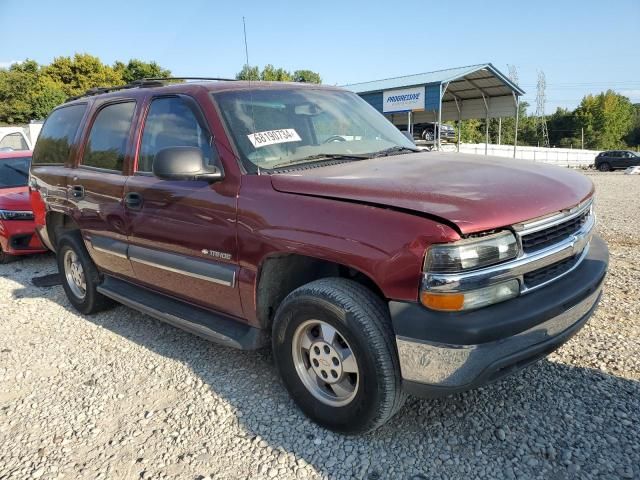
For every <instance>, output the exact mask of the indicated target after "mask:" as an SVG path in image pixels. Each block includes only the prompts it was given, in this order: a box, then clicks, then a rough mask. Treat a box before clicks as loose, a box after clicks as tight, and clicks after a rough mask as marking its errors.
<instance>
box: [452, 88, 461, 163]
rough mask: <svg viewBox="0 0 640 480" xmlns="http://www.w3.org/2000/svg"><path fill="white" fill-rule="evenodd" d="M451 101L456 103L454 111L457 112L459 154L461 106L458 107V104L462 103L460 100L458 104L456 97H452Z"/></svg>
mask: <svg viewBox="0 0 640 480" xmlns="http://www.w3.org/2000/svg"><path fill="white" fill-rule="evenodd" d="M453 100H454V101H455V102H456V110H458V149H457V150H458V152H460V135H462V132H461V130H462V106H461V105H460V103H462V100H460V103H458V97H456V96H455V95H454V97H453Z"/></svg>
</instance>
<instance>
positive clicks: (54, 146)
mask: <svg viewBox="0 0 640 480" xmlns="http://www.w3.org/2000/svg"><path fill="white" fill-rule="evenodd" d="M86 108H87V105H86V104H77V105H69V106H68V107H62V108H58V109H57V110H54V111H53V112H52V113H51V115H49V117H48V118H47V121H46V122H44V126H43V127H42V132H40V136H39V137H38V141H37V142H36V147H35V149H34V151H33V160H32V162H33V163H34V164H44V163H65V162H66V161H67V159H68V158H69V150H70V149H71V144H72V143H73V139H74V138H75V136H76V132H77V131H78V127H79V126H80V121H81V120H82V116H83V115H84V111H85V110H86Z"/></svg>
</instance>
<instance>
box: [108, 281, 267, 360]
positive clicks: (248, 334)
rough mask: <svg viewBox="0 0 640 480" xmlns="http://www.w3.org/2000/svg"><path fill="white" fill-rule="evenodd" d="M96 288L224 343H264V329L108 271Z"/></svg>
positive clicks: (248, 347)
mask: <svg viewBox="0 0 640 480" xmlns="http://www.w3.org/2000/svg"><path fill="white" fill-rule="evenodd" d="M98 292H100V293H101V294H103V295H104V296H105V297H109V298H111V299H113V300H115V301H116V302H119V303H122V304H123V305H126V306H127V307H130V308H133V309H135V310H138V311H140V312H142V313H145V314H147V315H150V316H152V317H154V318H157V319H158V320H162V321H163V322H166V323H169V324H171V325H173V326H174V327H178V328H181V329H182V330H186V331H187V332H189V333H193V334H194V335H198V336H199V337H202V338H204V339H206V340H209V341H211V342H215V343H219V344H221V345H225V346H227V347H233V348H239V349H242V350H257V349H259V348H262V347H265V346H267V344H268V338H267V335H266V333H265V331H264V330H261V329H258V328H255V327H251V326H249V325H247V324H246V323H242V322H241V321H239V320H234V319H233V317H227V316H225V315H222V314H217V313H213V312H211V311H208V310H205V309H203V308H200V307H196V306H194V305H190V304H188V303H184V302H181V301H180V300H176V299H173V298H170V297H167V296H165V295H161V294H159V293H155V292H153V291H151V290H148V289H146V288H143V287H139V286H137V285H133V284H131V283H129V282H125V281H123V280H119V279H117V278H114V277H110V276H108V275H105V278H104V281H103V282H102V284H101V285H99V286H98Z"/></svg>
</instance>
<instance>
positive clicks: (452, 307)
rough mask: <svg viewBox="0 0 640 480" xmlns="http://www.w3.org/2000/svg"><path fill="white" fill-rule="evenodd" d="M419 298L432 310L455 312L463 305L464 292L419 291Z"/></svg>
mask: <svg viewBox="0 0 640 480" xmlns="http://www.w3.org/2000/svg"><path fill="white" fill-rule="evenodd" d="M420 300H421V301H422V304H423V305H424V306H425V307H428V308H431V309H433V310H444V311H449V312H457V311H459V310H462V308H463V307H464V294H462V293H432V292H421V293H420Z"/></svg>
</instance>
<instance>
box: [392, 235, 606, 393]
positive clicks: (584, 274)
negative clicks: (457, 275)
mask: <svg viewBox="0 0 640 480" xmlns="http://www.w3.org/2000/svg"><path fill="white" fill-rule="evenodd" d="M608 259H609V252H608V249H607V246H606V244H605V243H604V242H603V241H602V239H600V238H599V237H598V236H596V235H594V236H593V237H592V240H591V245H590V248H589V251H588V254H587V255H586V257H585V258H584V259H583V260H582V262H581V263H580V265H579V266H578V267H577V268H576V269H575V270H573V271H572V272H571V273H569V274H567V275H565V276H564V277H562V278H560V279H558V280H557V281H555V282H553V283H552V284H550V285H547V286H545V287H544V288H541V289H539V290H536V291H534V292H531V293H529V294H528V295H523V296H521V297H518V298H515V299H513V300H509V301H506V302H503V303H500V304H496V305H493V306H491V307H487V308H483V309H480V310H475V311H469V312H452V313H445V312H436V311H431V310H428V309H426V308H424V307H422V306H421V305H419V304H417V303H403V302H389V308H390V311H391V316H392V319H393V326H394V330H395V333H396V344H397V347H398V356H399V358H400V368H401V372H402V379H403V388H404V389H405V390H406V391H407V392H408V393H411V394H414V395H418V396H429V397H432V396H441V395H447V394H450V393H455V392H460V391H464V390H469V389H471V388H475V387H478V386H481V385H483V384H485V383H488V382H491V381H493V380H496V379H498V378H500V377H502V376H504V375H506V374H509V373H511V372H513V371H516V370H517V369H519V368H522V367H524V366H526V365H528V364H530V363H532V362H534V361H536V360H538V359H540V358H542V357H543V356H545V355H548V354H549V353H551V352H552V351H553V350H555V349H557V348H558V347H559V346H560V345H562V344H563V343H564V342H566V341H567V340H569V338H571V336H572V335H574V334H575V333H576V332H577V331H578V330H580V328H582V326H584V324H585V323H586V322H587V320H588V319H589V317H590V316H591V314H592V313H593V311H594V310H595V308H596V307H597V304H598V300H599V299H600V294H601V290H602V284H603V280H604V277H605V274H606V270H607V265H608Z"/></svg>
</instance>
